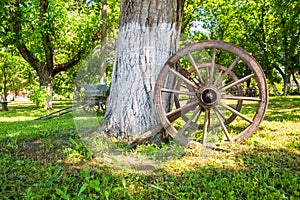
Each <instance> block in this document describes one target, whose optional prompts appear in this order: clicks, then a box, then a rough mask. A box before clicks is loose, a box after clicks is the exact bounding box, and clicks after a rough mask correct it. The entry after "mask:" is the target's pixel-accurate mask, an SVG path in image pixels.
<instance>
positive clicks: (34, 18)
mask: <svg viewBox="0 0 300 200" xmlns="http://www.w3.org/2000/svg"><path fill="white" fill-rule="evenodd" d="M1 4H2V5H1V7H2V8H1V12H2V13H1V20H2V29H1V34H2V36H3V35H7V36H6V37H5V39H2V43H3V44H4V45H5V44H13V45H14V46H16V47H17V49H18V50H19V52H20V54H21V55H22V57H23V58H24V59H25V60H26V61H27V62H28V63H29V64H30V65H31V66H32V67H33V68H34V69H35V71H36V72H37V74H38V76H39V82H40V86H46V87H47V88H48V91H49V94H50V97H51V98H49V100H48V101H47V104H46V105H45V108H46V109H48V108H51V107H52V89H53V79H54V77H55V75H57V74H58V73H59V72H61V71H66V70H67V69H69V68H71V67H73V66H75V65H76V64H77V63H78V62H79V61H80V59H81V58H82V57H83V56H84V55H85V53H86V52H88V51H89V50H90V48H91V47H93V46H94V44H95V43H94V41H95V40H97V39H98V37H99V31H98V30H99V26H100V25H101V23H100V21H99V15H98V14H99V8H97V5H99V4H95V3H93V2H91V1H67V2H64V1H61V0H53V1H49V0H34V1H26V0H15V1H2V2H1ZM97 9H98V10H97Z"/></svg>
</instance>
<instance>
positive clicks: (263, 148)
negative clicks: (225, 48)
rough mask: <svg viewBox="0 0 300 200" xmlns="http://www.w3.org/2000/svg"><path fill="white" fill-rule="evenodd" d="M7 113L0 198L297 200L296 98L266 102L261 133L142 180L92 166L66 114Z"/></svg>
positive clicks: (14, 107) (299, 130)
mask: <svg viewBox="0 0 300 200" xmlns="http://www.w3.org/2000/svg"><path fill="white" fill-rule="evenodd" d="M68 105H70V102H65V101H60V102H55V103H54V110H58V109H60V108H62V107H64V106H68ZM9 109H10V110H9V111H8V112H4V111H0V171H1V173H0V182H1V183H2V184H1V186H0V188H1V189H0V199H144V200H145V199H226V200H227V199H300V96H289V97H271V98H270V103H269V107H268V111H267V113H266V117H265V120H264V121H263V122H262V124H261V126H260V127H259V129H258V130H257V131H256V133H255V134H254V135H253V136H252V137H251V138H249V139H248V140H247V141H246V142H245V143H244V144H231V145H228V146H226V148H227V149H230V150H231V151H230V152H222V151H205V153H202V154H199V153H196V152H193V151H189V152H187V153H186V154H185V155H184V156H183V157H181V158H178V159H176V160H174V161H173V162H171V163H168V164H167V165H165V166H164V167H163V168H161V169H158V170H154V171H149V172H144V173H130V172H128V171H120V170H116V169H112V168H109V167H107V166H105V165H104V164H103V163H102V162H100V161H99V160H97V159H94V158H93V157H92V156H91V153H90V152H89V151H87V149H86V148H85V147H84V145H83V144H82V143H81V141H80V138H79V136H78V133H77V130H76V128H75V124H74V120H73V115H72V113H69V114H66V115H63V116H60V117H58V118H53V119H49V120H34V119H35V118H37V117H39V116H42V115H46V114H49V112H50V111H42V110H36V109H34V106H33V105H32V104H24V103H20V102H19V103H12V104H10V105H9Z"/></svg>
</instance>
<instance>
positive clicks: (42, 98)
mask: <svg viewBox="0 0 300 200" xmlns="http://www.w3.org/2000/svg"><path fill="white" fill-rule="evenodd" d="M29 98H30V100H31V101H32V102H33V103H34V104H35V105H36V106H37V107H38V108H42V107H44V105H45V103H46V102H47V99H48V98H49V93H48V91H47V88H46V87H43V86H42V87H40V88H38V89H35V90H33V91H32V92H31V93H30V95H29Z"/></svg>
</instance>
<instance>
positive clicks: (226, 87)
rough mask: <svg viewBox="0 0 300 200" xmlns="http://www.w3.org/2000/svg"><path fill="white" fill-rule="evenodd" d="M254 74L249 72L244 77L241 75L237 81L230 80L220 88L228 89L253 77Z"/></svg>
mask: <svg viewBox="0 0 300 200" xmlns="http://www.w3.org/2000/svg"><path fill="white" fill-rule="evenodd" d="M254 76H255V75H254V74H249V75H248V76H245V77H243V78H241V79H239V80H237V81H234V82H232V83H230V84H227V85H225V86H224V87H222V88H221V89H222V90H228V89H230V88H232V87H233V86H236V85H237V84H240V83H243V82H245V81H247V80H249V79H250V78H253V77H254Z"/></svg>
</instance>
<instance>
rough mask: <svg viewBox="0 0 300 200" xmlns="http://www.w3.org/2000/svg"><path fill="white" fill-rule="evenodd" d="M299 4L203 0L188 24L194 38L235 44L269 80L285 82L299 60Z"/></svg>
mask: <svg viewBox="0 0 300 200" xmlns="http://www.w3.org/2000/svg"><path fill="white" fill-rule="evenodd" d="M282 5H285V6H282ZM299 6H300V2H299V1H293V0H292V1H289V0H286V1H278V0H264V1H257V0H250V1H238V2H237V1H233V0H218V1H215V0H204V1H202V2H201V7H199V8H198V12H196V14H197V15H195V16H194V18H193V24H194V26H191V27H188V28H190V29H189V30H190V36H191V37H192V38H193V40H196V41H198V40H202V39H217V40H225V41H229V42H233V43H235V44H238V45H239V46H241V47H243V48H244V49H246V50H247V51H248V52H250V53H251V54H252V55H253V56H254V57H255V58H256V59H257V60H258V62H259V63H260V65H261V66H262V68H263V70H264V72H265V74H266V77H267V78H268V80H269V82H270V83H271V84H274V83H280V82H282V83H284V86H288V84H289V83H290V78H291V75H292V74H296V73H297V72H298V71H299V64H300V63H299V56H300V55H299V52H300V51H299V48H300V40H299V39H300V31H299V25H300V20H299V14H300V13H299V9H298V8H299ZM286 8H289V9H286ZM194 13H195V12H194ZM197 25H198V26H197ZM186 32H188V30H187V31H186Z"/></svg>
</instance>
